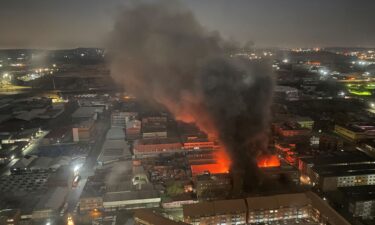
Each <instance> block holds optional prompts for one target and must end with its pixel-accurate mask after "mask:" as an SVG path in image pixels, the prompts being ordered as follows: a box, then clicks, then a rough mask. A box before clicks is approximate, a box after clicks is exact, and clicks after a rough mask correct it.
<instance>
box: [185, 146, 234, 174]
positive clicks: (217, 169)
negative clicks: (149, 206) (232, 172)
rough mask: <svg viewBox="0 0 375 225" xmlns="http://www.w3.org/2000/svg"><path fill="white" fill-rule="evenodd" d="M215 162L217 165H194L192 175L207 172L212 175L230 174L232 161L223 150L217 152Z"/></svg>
mask: <svg viewBox="0 0 375 225" xmlns="http://www.w3.org/2000/svg"><path fill="white" fill-rule="evenodd" d="M215 160H216V163H213V164H203V165H192V166H191V172H192V175H193V176H195V175H199V174H203V173H206V172H209V173H211V174H218V173H229V168H230V159H229V156H228V155H227V153H226V152H225V151H224V150H223V149H219V150H218V151H216V152H215Z"/></svg>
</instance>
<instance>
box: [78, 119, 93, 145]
mask: <svg viewBox="0 0 375 225" xmlns="http://www.w3.org/2000/svg"><path fill="white" fill-rule="evenodd" d="M95 132H96V128H95V121H94V120H85V121H82V122H80V123H79V124H77V125H74V126H73V128H72V133H73V141H74V142H89V141H90V140H91V139H92V138H93V137H94V135H95Z"/></svg>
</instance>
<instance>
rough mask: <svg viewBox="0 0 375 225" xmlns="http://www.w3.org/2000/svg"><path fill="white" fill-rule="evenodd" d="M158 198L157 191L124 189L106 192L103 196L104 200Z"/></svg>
mask: <svg viewBox="0 0 375 225" xmlns="http://www.w3.org/2000/svg"><path fill="white" fill-rule="evenodd" d="M155 198H160V197H159V194H158V192H157V191H154V190H145V191H143V190H140V191H124V192H115V193H113V192H112V193H106V194H105V195H104V197H103V201H104V202H119V201H128V200H143V199H155Z"/></svg>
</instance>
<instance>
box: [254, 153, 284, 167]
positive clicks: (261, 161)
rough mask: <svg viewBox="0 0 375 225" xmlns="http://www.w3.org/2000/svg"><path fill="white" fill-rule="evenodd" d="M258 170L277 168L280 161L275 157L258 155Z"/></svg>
mask: <svg viewBox="0 0 375 225" xmlns="http://www.w3.org/2000/svg"><path fill="white" fill-rule="evenodd" d="M257 165H258V167H259V168H268V167H279V166H280V159H279V157H277V155H260V156H258V158H257Z"/></svg>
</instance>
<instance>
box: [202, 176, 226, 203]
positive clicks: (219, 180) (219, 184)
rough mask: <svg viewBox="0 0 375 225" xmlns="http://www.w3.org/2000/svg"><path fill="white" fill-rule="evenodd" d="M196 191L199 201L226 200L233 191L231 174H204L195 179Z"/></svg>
mask: <svg viewBox="0 0 375 225" xmlns="http://www.w3.org/2000/svg"><path fill="white" fill-rule="evenodd" d="M195 189H196V193H197V197H198V199H204V200H213V199H224V198H226V197H227V196H229V194H230V193H231V191H232V180H231V177H230V175H229V174H213V175H211V174H209V173H207V174H203V175H199V176H196V177H195Z"/></svg>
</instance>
